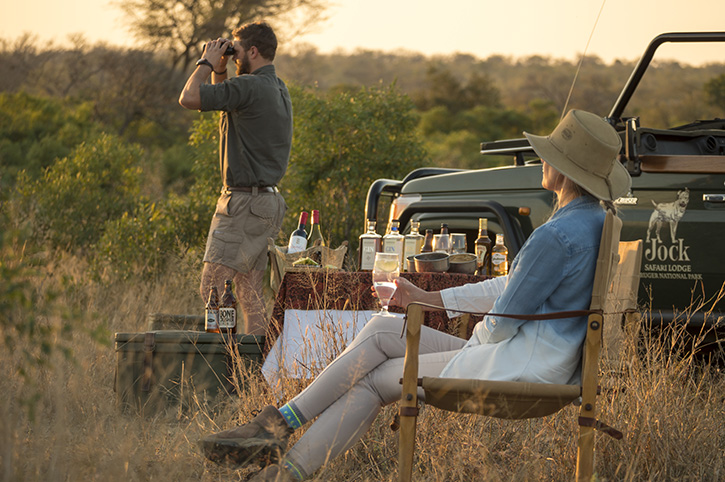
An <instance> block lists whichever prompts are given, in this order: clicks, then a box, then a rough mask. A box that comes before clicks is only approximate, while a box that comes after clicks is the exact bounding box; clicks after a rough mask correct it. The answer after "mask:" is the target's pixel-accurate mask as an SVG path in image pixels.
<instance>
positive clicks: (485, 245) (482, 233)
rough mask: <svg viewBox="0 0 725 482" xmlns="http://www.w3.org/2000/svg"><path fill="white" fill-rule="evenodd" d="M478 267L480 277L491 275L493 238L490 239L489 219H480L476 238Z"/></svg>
mask: <svg viewBox="0 0 725 482" xmlns="http://www.w3.org/2000/svg"><path fill="white" fill-rule="evenodd" d="M475 244H476V266H477V268H478V274H479V276H490V275H491V244H492V243H491V238H489V237H488V219H486V218H478V238H476V243H475Z"/></svg>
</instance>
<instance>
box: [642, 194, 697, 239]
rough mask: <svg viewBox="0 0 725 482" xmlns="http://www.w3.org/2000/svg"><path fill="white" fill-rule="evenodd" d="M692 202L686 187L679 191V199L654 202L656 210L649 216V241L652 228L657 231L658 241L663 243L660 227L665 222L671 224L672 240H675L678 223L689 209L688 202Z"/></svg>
mask: <svg viewBox="0 0 725 482" xmlns="http://www.w3.org/2000/svg"><path fill="white" fill-rule="evenodd" d="M689 202H690V191H689V189H687V188H685V189H684V190H682V191H679V192H678V193H677V200H675V201H672V202H668V203H656V202H654V201H652V204H654V207H655V210H654V211H652V215H651V216H650V218H649V227H648V228H647V242H648V243H649V242H650V236H651V234H652V230H654V231H655V236H656V237H657V242H658V243H661V242H662V239H660V228H662V225H663V224H665V223H669V225H670V240H671V241H672V242H673V243H674V242H675V239H676V238H675V235H676V234H677V223H679V222H680V219H682V216H683V215H684V214H685V209H687V203H689Z"/></svg>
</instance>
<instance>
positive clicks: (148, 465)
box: [0, 258, 725, 481]
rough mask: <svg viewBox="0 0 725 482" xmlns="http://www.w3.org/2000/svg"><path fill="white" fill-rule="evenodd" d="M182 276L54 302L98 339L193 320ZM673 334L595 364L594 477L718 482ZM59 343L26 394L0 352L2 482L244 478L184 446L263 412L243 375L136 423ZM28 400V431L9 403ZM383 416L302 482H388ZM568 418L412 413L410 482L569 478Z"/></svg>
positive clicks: (718, 448)
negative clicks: (415, 419) (615, 436)
mask: <svg viewBox="0 0 725 482" xmlns="http://www.w3.org/2000/svg"><path fill="white" fill-rule="evenodd" d="M192 268H193V269H192ZM84 270H85V266H84V265H83V264H82V263H81V262H80V261H78V260H76V259H72V258H68V259H64V260H62V261H61V262H60V263H59V264H57V265H56V266H54V267H53V268H52V272H53V273H54V276H53V277H50V276H45V277H42V279H41V278H38V279H37V280H36V281H37V283H52V282H53V281H52V280H53V279H58V277H59V276H58V275H60V274H66V275H69V276H71V277H73V278H74V279H76V280H83V279H84ZM50 271H51V270H50V268H49V272H50ZM190 272H194V273H197V272H198V271H196V269H195V267H193V266H189V265H185V263H184V262H183V261H182V262H181V263H179V264H178V266H177V268H176V270H175V271H174V272H171V273H169V274H168V276H166V277H165V279H164V281H163V282H160V283H155V284H144V283H134V284H117V285H113V286H107V287H100V286H98V285H93V284H88V285H82V287H81V289H77V290H68V291H67V292H66V293H65V295H64V299H62V300H61V302H62V303H65V304H67V305H69V306H76V307H78V308H81V309H82V311H84V312H86V313H95V315H94V316H89V317H88V318H87V319H84V320H83V323H85V324H87V325H89V326H91V327H93V326H95V325H101V326H104V327H106V328H107V330H108V336H109V339H110V336H111V334H112V333H113V332H116V331H144V330H145V325H146V314H147V313H150V312H172V313H197V314H200V313H201V312H202V307H201V304H200V303H199V299H198V294H197V283H198V279H197V278H196V277H195V276H196V275H193V276H191V277H190V276H189V275H188V273H190ZM184 273H187V274H184ZM47 322H48V323H54V322H55V321H54V320H52V319H51V320H47ZM644 323H645V324H646V320H645V322H644ZM645 332H646V333H648V331H646V330H645ZM683 336H684V334H683V333H682V331H681V330H680V331H678V330H672V331H671V332H667V333H663V334H662V336H661V338H655V337H649V336H643V337H634V336H632V337H629V341H627V343H626V346H624V347H622V348H623V357H622V360H621V363H620V364H618V365H616V366H613V365H610V366H607V367H605V369H606V372H607V376H606V377H605V378H604V379H603V381H602V384H603V386H604V387H605V388H604V390H605V394H606V396H605V397H602V400H603V403H602V407H601V410H602V411H603V415H602V419H603V420H605V421H606V422H607V423H609V424H610V425H613V426H615V427H617V428H619V429H621V430H623V431H624V433H625V437H624V439H623V440H621V441H615V440H612V439H609V438H608V437H607V436H605V435H598V438H597V460H596V470H597V477H598V480H636V481H639V480H657V481H660V480H698V481H700V480H713V481H715V480H722V479H723V478H725V401H724V397H725V382H724V381H723V376H722V373H721V372H720V371H719V370H718V369H717V368H713V367H710V366H707V365H705V364H702V363H701V362H700V361H698V360H696V359H695V358H694V357H692V356H689V355H682V354H677V353H674V350H672V349H671V347H673V346H676V345H677V344H678V343H680V341H681V340H682V338H683ZM635 340H639V342H636V341H635ZM70 344H71V345H72V347H73V350H74V360H67V359H65V358H64V357H62V356H56V357H55V358H54V359H53V364H52V368H35V369H33V370H32V373H31V374H32V378H33V380H34V383H32V384H28V383H26V382H25V381H24V380H23V379H22V378H21V377H19V376H18V375H17V374H16V372H15V369H16V367H17V361H18V360H17V359H16V358H15V357H14V353H13V352H10V351H8V350H4V351H3V352H2V354H1V355H0V367H2V368H1V369H0V370H2V372H0V390H1V391H2V393H3V394H4V396H3V401H2V403H0V461H1V463H0V467H1V469H0V474H1V477H2V480H4V481H15V480H24V481H55V480H59V481H69V480H70V481H76V480H102V481H115V480H118V481H151V480H164V481H165V480H175V481H185V480H201V481H217V480H245V479H246V478H248V477H249V476H250V475H251V474H252V473H253V472H254V470H253V469H244V470H239V471H237V470H232V469H229V468H224V467H219V466H217V465H214V464H211V463H208V462H206V461H205V460H204V459H203V458H202V457H201V456H200V455H199V453H198V452H197V449H196V445H195V442H196V440H197V439H198V438H200V437H201V436H202V435H203V434H206V433H208V432H211V431H215V430H218V429H223V428H228V427H231V426H233V425H236V424H239V423H242V422H244V421H246V420H247V419H248V418H249V417H250V416H251V415H250V412H251V411H252V410H253V409H256V408H261V407H263V406H264V405H266V404H268V403H276V400H275V399H274V397H273V395H272V394H271V393H270V392H269V391H268V390H267V389H265V386H264V383H262V381H261V380H260V379H259V378H258V376H257V375H256V374H254V373H240V374H239V375H240V378H244V379H247V381H252V382H256V383H251V387H250V388H249V390H247V391H246V392H245V393H244V395H243V396H240V397H234V398H232V399H230V400H227V401H225V402H224V403H222V404H220V405H208V404H206V403H203V402H201V401H199V402H198V403H196V404H194V405H193V406H192V407H191V408H190V409H189V410H186V411H183V412H172V413H170V414H166V415H164V416H157V417H146V418H142V417H140V416H137V415H132V414H123V413H120V412H119V411H118V410H117V408H116V405H115V402H116V394H115V393H114V391H113V382H114V369H115V363H116V359H115V353H114V349H113V346H111V345H110V344H109V345H100V344H98V343H95V342H92V341H91V340H90V338H89V337H88V336H87V335H84V334H82V333H80V332H76V333H75V334H74V335H73V337H72V339H71V340H70ZM15 352H17V350H16V351H15ZM284 386H285V393H282V397H290V396H292V395H294V393H296V391H297V390H298V389H299V388H300V385H299V384H298V383H295V382H294V381H292V380H289V381H288V382H287V383H285V384H284ZM33 397H36V398H35V407H36V411H35V418H34V419H33V420H31V418H30V417H29V412H28V409H27V406H26V405H23V404H22V403H21V401H22V400H31V399H33ZM394 412H395V406H390V407H386V409H385V410H384V411H383V413H382V415H381V416H380V417H378V420H377V421H376V423H375V424H374V425H373V427H372V429H371V430H370V431H369V433H368V434H367V435H366V436H365V437H364V438H363V440H362V441H361V442H360V443H358V444H357V445H355V446H354V447H353V449H351V450H350V451H348V452H347V453H346V454H345V455H344V456H342V457H340V458H338V459H337V460H334V461H332V462H330V463H329V464H328V465H327V466H325V467H324V468H323V469H321V470H320V471H318V473H316V474H315V477H314V479H315V480H324V481H348V480H349V481H392V480H395V479H396V477H397V445H398V444H397V433H393V432H391V431H390V429H389V428H388V424H389V422H390V419H391V418H392V416H393V414H394ZM575 417H576V409H575V408H571V407H570V408H567V409H565V410H563V411H562V412H560V413H559V414H557V415H555V416H551V417H547V418H544V419H539V420H532V421H524V422H510V421H502V420H497V419H489V418H483V417H475V416H467V415H454V414H448V413H444V412H441V411H437V410H432V409H430V408H424V409H423V410H422V412H421V417H420V423H419V432H418V452H417V456H416V466H415V470H416V473H415V479H416V480H422V481H470V480H491V481H499V480H503V481H506V480H571V479H572V478H573V474H574V464H575V458H576V443H575V437H573V435H572V434H574V433H575V431H576V425H575V423H576V422H575ZM296 436H297V435H295V437H296ZM293 440H294V439H293Z"/></svg>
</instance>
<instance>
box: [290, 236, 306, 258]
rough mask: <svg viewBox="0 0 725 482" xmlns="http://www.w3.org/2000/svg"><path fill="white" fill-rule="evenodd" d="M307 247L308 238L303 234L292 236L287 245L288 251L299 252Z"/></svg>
mask: <svg viewBox="0 0 725 482" xmlns="http://www.w3.org/2000/svg"><path fill="white" fill-rule="evenodd" d="M305 249H307V238H304V237H302V236H292V237H291V238H290V240H289V245H288V246H287V253H288V254H289V253H298V252H300V251H304V250H305Z"/></svg>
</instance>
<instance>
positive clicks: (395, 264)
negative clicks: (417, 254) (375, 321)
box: [373, 252, 400, 316]
mask: <svg viewBox="0 0 725 482" xmlns="http://www.w3.org/2000/svg"><path fill="white" fill-rule="evenodd" d="M398 276H400V257H399V256H398V253H380V252H378V253H375V264H373V288H375V293H376V294H377V295H378V299H379V300H380V306H381V310H380V313H377V314H378V315H383V316H385V315H389V314H390V312H389V311H388V305H389V304H390V299H391V298H392V297H393V294H394V293H395V288H396V286H395V280H396V279H398Z"/></svg>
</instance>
